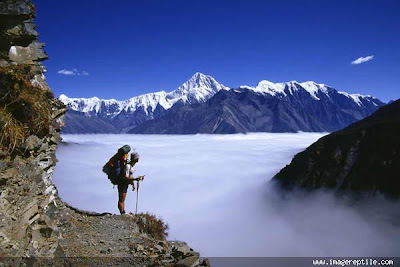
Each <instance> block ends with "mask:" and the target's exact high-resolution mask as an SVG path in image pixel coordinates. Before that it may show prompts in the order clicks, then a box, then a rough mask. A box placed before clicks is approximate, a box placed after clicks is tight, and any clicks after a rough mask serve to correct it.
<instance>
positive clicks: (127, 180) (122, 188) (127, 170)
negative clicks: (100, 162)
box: [118, 152, 143, 214]
mask: <svg viewBox="0 0 400 267" xmlns="http://www.w3.org/2000/svg"><path fill="white" fill-rule="evenodd" d="M126 156H127V155H126ZM138 162H139V154H138V153H137V152H133V153H131V159H130V161H129V162H128V161H125V165H124V175H123V176H122V179H121V180H120V182H119V183H118V209H119V211H120V213H121V214H125V199H126V193H127V192H128V187H129V185H132V191H134V190H135V185H134V181H140V180H141V179H143V178H142V176H139V177H136V178H134V177H133V172H134V171H135V165H136V163H138Z"/></svg>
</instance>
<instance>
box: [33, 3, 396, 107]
mask: <svg viewBox="0 0 400 267" xmlns="http://www.w3.org/2000/svg"><path fill="white" fill-rule="evenodd" d="M33 2H34V3H35V4H36V10H37V18H36V22H37V24H38V28H37V31H38V32H39V33H40V40H41V41H43V42H45V43H46V51H47V53H48V54H49V57H50V59H49V60H47V61H45V62H44V65H45V66H46V67H47V69H48V72H47V74H46V77H47V81H48V83H49V85H50V86H51V88H52V89H53V91H54V92H55V94H56V96H58V95H60V94H61V93H64V94H66V95H68V96H70V97H92V96H98V97H100V98H115V99H119V100H123V99H127V98H130V97H133V96H136V95H139V94H143V93H147V92H154V91H159V90H166V91H171V90H174V89H176V88H177V87H178V86H179V85H181V84H182V83H183V82H185V81H186V80H188V79H189V78H190V77H191V76H192V75H193V74H194V73H195V72H197V71H199V72H202V73H204V74H208V75H211V76H213V77H214V78H215V79H216V80H217V81H219V82H221V83H223V84H224V85H226V86H229V87H237V86H239V85H256V84H257V83H258V82H259V81H260V80H263V79H266V80H269V81H273V82H285V81H291V80H297V81H299V82H303V81H307V80H313V81H316V82H319V83H325V84H329V85H331V86H333V87H334V88H336V89H338V90H342V91H346V92H350V93H361V94H371V95H373V96H375V97H378V98H380V99H381V100H383V101H388V100H390V99H397V98H399V97H400V93H399V92H400V91H399V89H400V88H399V82H398V77H400V51H399V49H400V16H399V14H400V1H396V0H394V1H391V0H375V1H368V0H363V1H361V0H356V1H353V0H346V1H339V0H337V1H333V0H332V1H329V0H302V1H294V0H292V1H286V0H282V1H261V0H260V1H252V0H246V1H234V0H230V1H219V0H214V1H208V0H202V1H194V0H193V1H188V0H182V1H174V0H171V1H167V0H157V1H156V0H137V1H136V0H135V1H128V0H123V1H122V0H114V1H109V0H101V1H99V0H97V1H94V0H85V1H76V0H69V1H49V0H33ZM367 56H373V58H372V59H370V60H369V61H366V62H363V63H361V64H351V62H353V61H355V60H356V59H358V58H360V57H367ZM367 59H368V58H367ZM359 61H362V60H359ZM62 70H64V71H62ZM59 71H61V72H63V73H64V74H61V73H58V72H59ZM71 73H72V74H75V75H65V74H71ZM78 74H79V75H78Z"/></svg>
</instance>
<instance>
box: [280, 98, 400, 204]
mask: <svg viewBox="0 0 400 267" xmlns="http://www.w3.org/2000/svg"><path fill="white" fill-rule="evenodd" d="M274 180H276V181H279V183H280V184H281V185H282V187H283V188H286V189H292V188H295V187H301V188H306V189H316V188H332V189H336V190H344V191H346V190H349V191H355V192H371V193H375V192H377V191H379V192H383V193H385V194H387V195H390V196H397V197H399V196H400V100H397V101H395V102H393V103H391V104H388V105H386V106H384V107H381V108H380V109H379V110H378V111H376V112H375V113H373V114H372V115H371V116H369V117H367V118H365V119H363V120H361V121H359V122H357V123H354V124H352V125H351V126H349V127H347V128H346V129H344V130H341V131H338V132H335V133H332V134H329V135H327V136H325V137H323V138H321V139H320V140H318V141H317V142H315V143H314V144H312V145H311V146H309V147H308V148H307V149H306V150H305V151H303V152H301V153H299V154H297V155H296V156H295V157H294V158H293V160H292V162H291V163H290V164H289V165H287V166H286V167H285V168H283V169H282V170H281V171H280V172H279V173H278V174H277V175H276V176H275V177H274Z"/></svg>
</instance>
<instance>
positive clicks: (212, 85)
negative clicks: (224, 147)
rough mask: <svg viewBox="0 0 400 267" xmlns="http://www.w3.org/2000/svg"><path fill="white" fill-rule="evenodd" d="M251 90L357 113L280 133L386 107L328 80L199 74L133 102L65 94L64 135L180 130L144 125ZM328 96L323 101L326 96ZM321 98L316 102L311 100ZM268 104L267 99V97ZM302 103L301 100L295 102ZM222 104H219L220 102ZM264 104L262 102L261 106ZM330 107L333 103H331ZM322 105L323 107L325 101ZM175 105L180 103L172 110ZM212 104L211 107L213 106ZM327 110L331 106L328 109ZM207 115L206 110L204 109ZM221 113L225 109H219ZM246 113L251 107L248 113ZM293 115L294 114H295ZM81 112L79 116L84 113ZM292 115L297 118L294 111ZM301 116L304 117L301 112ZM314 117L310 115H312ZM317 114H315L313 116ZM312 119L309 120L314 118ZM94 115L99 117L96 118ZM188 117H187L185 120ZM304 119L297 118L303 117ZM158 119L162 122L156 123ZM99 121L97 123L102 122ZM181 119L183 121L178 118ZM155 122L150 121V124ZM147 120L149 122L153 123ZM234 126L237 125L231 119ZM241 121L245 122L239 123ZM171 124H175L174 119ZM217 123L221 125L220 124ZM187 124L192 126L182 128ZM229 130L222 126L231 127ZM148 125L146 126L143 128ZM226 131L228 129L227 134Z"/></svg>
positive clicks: (264, 95)
mask: <svg viewBox="0 0 400 267" xmlns="http://www.w3.org/2000/svg"><path fill="white" fill-rule="evenodd" d="M246 90H248V91H250V93H253V94H255V95H260V97H261V98H266V99H269V100H268V101H269V102H271V101H272V100H271V99H272V98H273V99H276V100H279V101H283V102H288V101H289V102H293V103H292V104H293V105H295V104H297V105H300V106H304V105H305V103H306V102H307V103H308V104H306V105H307V106H308V107H309V108H310V109H311V110H303V111H301V113H303V114H305V113H310V112H311V113H313V114H314V113H316V112H317V111H315V110H314V109H316V107H315V106H318V105H319V104H318V101H322V102H324V103H334V105H337V107H338V108H339V109H340V111H337V110H336V109H335V108H334V109H332V108H331V109H330V110H331V111H334V112H338V113H341V114H342V115H339V117H340V116H341V117H343V116H344V117H348V115H347V114H351V117H352V118H344V119H343V118H339V120H343V122H342V123H341V124H340V125H339V126H336V125H335V126H334V127H323V126H320V127H317V126H315V127H308V126H307V125H306V124H307V122H301V123H300V124H302V125H300V126H295V127H294V128H293V127H290V126H284V127H281V126H279V127H274V129H275V130H276V131H296V130H300V131H319V130H321V131H331V130H337V129H339V127H345V126H347V125H348V124H350V123H352V122H354V121H356V120H359V119H362V118H364V117H365V116H367V115H369V114H370V113H371V112H372V111H374V110H375V109H376V108H378V107H380V106H382V105H383V104H384V103H383V102H382V101H380V100H379V99H377V98H375V97H372V96H369V95H361V94H349V93H346V92H342V91H338V90H336V89H334V88H333V87H331V86H328V85H326V84H319V83H316V82H313V81H306V82H302V83H299V82H297V81H290V82H284V83H273V82H270V81H267V80H262V81H260V82H259V83H258V85H257V86H255V87H252V86H247V85H243V86H240V87H239V88H229V87H226V86H224V85H223V84H220V83H219V82H217V81H216V80H215V79H214V78H213V77H211V76H209V75H204V74H202V73H199V72H196V73H195V74H194V75H193V76H192V77H191V78H190V79H189V80H188V81H186V82H185V83H183V84H182V85H181V86H179V87H178V88H177V89H175V90H173V91H171V92H165V91H160V92H155V93H148V94H143V95H139V96H136V97H132V98H130V99H128V100H123V101H118V100H115V99H99V98H98V97H93V98H68V97H66V96H65V95H61V96H60V98H59V99H60V100H62V101H63V102H64V104H66V105H67V106H68V107H69V108H70V109H71V110H73V112H71V114H70V115H69V114H68V113H67V116H66V127H65V128H64V131H63V132H64V133H99V132H102V133H107V132H110V133H115V130H114V129H117V131H120V132H128V133H148V132H154V133H166V132H175V131H174V130H171V129H169V130H165V129H158V130H155V129H154V130H151V131H149V130H144V129H143V127H140V128H138V129H136V130H135V128H136V127H139V126H140V125H142V124H143V123H145V122H148V121H152V122H151V123H156V121H157V120H159V119H160V118H161V117H164V115H166V114H170V113H174V112H176V111H177V110H179V109H182V110H186V111H188V110H190V108H184V106H193V107H194V106H197V105H198V104H200V105H203V104H204V103H206V102H208V101H210V100H211V99H212V98H214V97H215V95H216V94H218V93H220V92H221V91H222V92H228V91H233V92H238V93H243V92H245V91H246ZM321 99H322V100H321ZM313 101H314V102H315V103H314V104H313V103H311V102H313ZM239 102H240V101H238V103H237V104H240V103H239ZM264 102H265V101H264ZM294 102H296V103H294ZM214 103H216V102H214ZM260 105H261V104H260ZM326 105H330V104H326ZM319 106H323V104H322V105H319ZM172 107H174V108H173V109H172ZM209 108H211V107H209ZM286 108H289V109H293V108H294V109H297V107H293V106H292V107H289V106H288V107H286ZM325 109H326V108H325ZM202 112H203V113H204V111H202ZM219 112H221V111H219ZM243 112H246V111H243ZM292 113H293V112H292ZM79 114H80V115H81V116H78V115H79ZM288 116H291V115H290V114H289V115H288ZM298 116H300V117H301V116H302V115H301V114H300V115H299V114H298ZM309 117H310V116H309ZM311 117H312V116H311ZM311 117H310V118H309V119H307V120H312V119H311ZM91 118H94V119H91ZM181 119H183V118H181ZM303 119H304V118H300V119H297V120H303ZM99 120H102V121H104V123H105V124H109V126H105V127H103V129H102V130H99V129H97V128H96V127H98V125H100V124H101V123H99ZM153 120H156V121H153ZM196 120H200V121H203V120H202V119H201V118H200V117H198V116H196ZM96 121H97V122H96ZM177 123H178V122H177ZM147 124H149V123H147ZM147 124H146V125H147ZM229 124H231V123H229ZM236 124H240V123H236ZM168 125H173V124H171V123H168ZM214 126H215V125H214ZM182 127H187V126H182ZM196 128H198V130H199V131H200V128H203V129H204V131H205V132H206V133H213V132H214V130H212V129H214V128H215V127H212V128H207V127H205V128H204V127H201V126H196ZM228 128H230V127H227V128H224V127H223V128H220V129H225V130H227V129H228ZM239 128H241V130H238V129H236V130H233V132H247V131H275V130H272V128H271V127H269V128H268V127H266V128H263V129H259V127H258V128H257V127H251V126H249V127H239ZM140 129H143V130H140ZM181 132H183V133H186V132H187V133H189V132H190V133H193V132H196V131H195V130H193V129H190V130H183V128H182V131H181ZM222 133H224V132H222Z"/></svg>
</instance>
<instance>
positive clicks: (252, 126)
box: [130, 83, 384, 134]
mask: <svg viewBox="0 0 400 267" xmlns="http://www.w3.org/2000/svg"><path fill="white" fill-rule="evenodd" d="M327 90H328V91H327V92H326V93H323V92H319V94H318V98H319V99H318V100H317V99H316V98H313V97H312V96H311V95H310V93H309V92H307V91H306V90H304V89H302V88H301V87H299V85H297V84H295V83H292V84H289V85H287V87H286V88H285V91H284V92H285V94H283V93H282V94H280V95H279V94H278V95H271V94H263V93H258V92H255V91H253V90H250V89H246V88H239V89H231V90H229V91H225V90H223V91H222V90H221V91H219V92H218V93H217V94H215V95H214V96H213V97H212V98H210V99H209V100H208V101H207V102H205V103H201V104H197V105H191V106H181V107H176V108H174V107H173V108H171V109H170V110H168V111H167V112H165V114H164V116H160V117H159V118H155V119H153V120H149V121H146V122H144V123H143V124H140V125H139V126H138V127H136V128H134V129H133V130H131V131H130V133H140V134H193V133H245V132H297V131H306V132H324V131H329V132H331V131H336V130H340V129H342V128H344V127H346V126H348V125H350V124H351V123H354V122H356V121H358V120H360V119H362V118H364V117H366V116H368V115H370V114H371V113H372V112H374V111H375V110H376V109H377V108H378V107H379V106H382V105H384V103H382V102H381V101H379V100H377V99H373V98H370V99H368V100H365V99H362V101H363V102H360V104H357V103H356V102H355V101H353V100H351V99H349V97H346V96H345V95H343V94H339V93H338V92H337V91H336V90H335V89H330V88H328V89H327Z"/></svg>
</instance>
